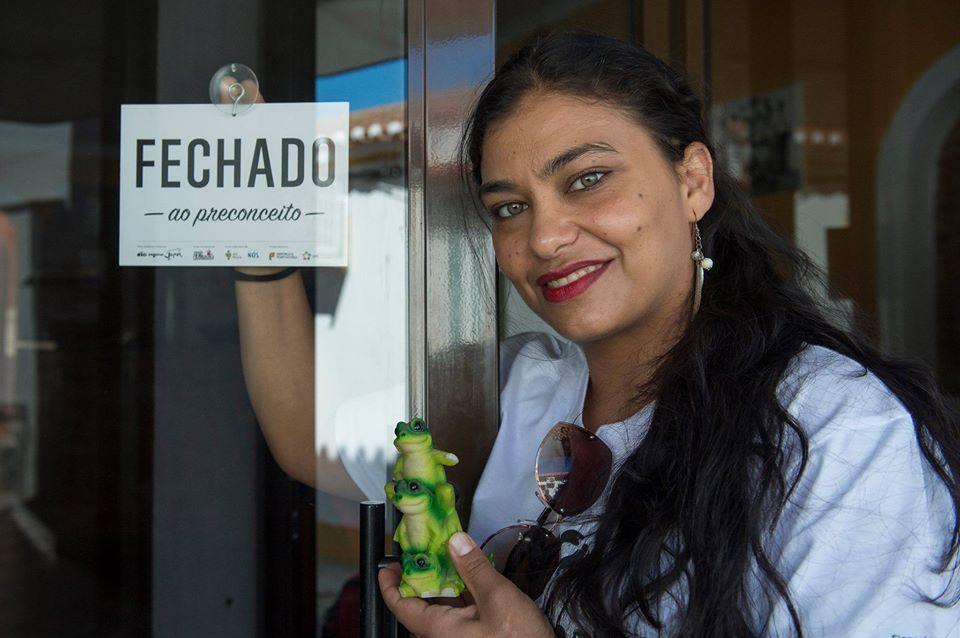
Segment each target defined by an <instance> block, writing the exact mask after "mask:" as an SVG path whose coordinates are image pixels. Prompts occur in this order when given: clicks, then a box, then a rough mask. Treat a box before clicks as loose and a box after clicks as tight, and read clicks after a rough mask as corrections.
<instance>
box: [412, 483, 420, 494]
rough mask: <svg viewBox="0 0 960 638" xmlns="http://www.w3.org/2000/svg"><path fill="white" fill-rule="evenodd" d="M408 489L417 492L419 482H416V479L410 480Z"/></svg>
mask: <svg viewBox="0 0 960 638" xmlns="http://www.w3.org/2000/svg"><path fill="white" fill-rule="evenodd" d="M410 491H411V492H419V491H420V484H419V483H417V482H416V481H410Z"/></svg>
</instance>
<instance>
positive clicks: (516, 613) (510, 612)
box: [378, 532, 554, 638]
mask: <svg viewBox="0 0 960 638" xmlns="http://www.w3.org/2000/svg"><path fill="white" fill-rule="evenodd" d="M448 547H449V549H450V558H451V559H452V560H453V564H454V566H455V567H456V568H457V572H459V574H460V578H462V579H463V582H464V583H465V584H466V585H467V588H468V589H469V590H470V593H471V594H472V595H473V599H474V603H473V604H470V605H467V606H466V607H451V606H449V605H444V604H436V603H435V604H430V603H429V602H428V601H427V600H424V599H423V598H403V597H401V596H400V590H399V589H398V585H399V584H400V565H399V564H396V563H394V564H392V565H389V566H387V567H384V568H382V569H381V570H380V573H379V576H378V579H379V581H380V592H381V593H382V594H383V600H384V602H386V604H387V607H389V608H390V611H392V612H393V615H394V616H396V617H397V620H398V621H400V622H401V623H402V624H403V626H404V627H406V628H407V629H409V630H410V632H411V633H413V634H416V635H417V636H419V637H420V638H447V637H448V636H456V638H487V636H523V637H524V638H548V637H549V638H553V636H554V633H553V629H552V628H551V627H550V623H549V622H547V618H546V616H544V615H543V612H541V611H540V608H539V607H537V604H536V603H535V602H533V601H532V600H530V598H528V597H527V596H526V594H524V593H523V592H522V591H520V590H519V589H518V588H517V586H516V585H514V584H513V583H511V582H510V581H509V580H507V579H506V578H504V577H503V576H501V575H500V573H499V572H497V570H496V569H494V567H493V565H491V564H490V561H489V560H488V559H487V557H486V556H484V555H483V553H482V552H481V551H480V548H479V547H477V545H476V543H474V542H473V539H472V538H470V537H469V536H468V535H467V534H466V533H464V532H458V533H456V534H454V535H453V536H451V537H450V543H449V545H448Z"/></svg>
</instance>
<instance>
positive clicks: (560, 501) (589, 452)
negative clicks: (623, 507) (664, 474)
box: [480, 422, 613, 600]
mask: <svg viewBox="0 0 960 638" xmlns="http://www.w3.org/2000/svg"><path fill="white" fill-rule="evenodd" d="M612 462H613V453H612V452H611V451H610V448H609V447H607V444H606V443H604V442H603V440H602V439H600V438H599V437H598V436H597V435H596V434H593V433H592V432H590V431H589V430H585V429H584V428H581V427H578V426H576V425H573V424H572V423H563V422H560V423H557V424H556V425H555V426H553V427H552V428H551V429H550V431H549V432H547V435H546V436H545V437H544V438H543V441H541V442H540V448H539V449H538V450H537V460H536V463H535V465H534V468H533V473H534V478H535V479H536V483H537V498H539V499H540V501H541V502H542V503H543V504H544V505H545V506H546V507H545V509H544V510H543V512H541V514H540V516H538V517H537V520H536V521H535V522H534V521H522V520H521V521H518V524H517V525H510V526H509V527H504V528H503V529H501V530H499V531H497V532H494V533H493V534H491V535H490V536H489V537H488V538H487V540H485V541H484V542H483V543H482V544H481V545H480V549H481V550H482V551H483V553H484V554H486V555H487V556H490V557H492V559H493V563H494V566H495V567H496V568H497V571H499V572H500V573H501V574H503V575H504V576H505V577H507V578H508V579H510V580H511V581H512V582H513V583H514V584H515V585H516V586H517V587H519V588H520V590H521V591H523V593H525V594H526V595H527V596H529V597H530V598H532V599H534V600H536V599H537V598H539V597H540V594H542V593H543V590H544V589H545V588H546V586H547V583H548V582H549V581H550V577H551V576H553V573H554V572H555V571H556V570H557V568H558V567H560V566H561V563H562V561H561V560H560V553H561V548H562V546H563V545H564V544H565V543H569V544H572V545H579V544H580V541H581V540H583V535H582V534H580V533H579V532H578V531H576V530H566V531H565V532H563V533H562V534H561V535H560V536H559V537H557V536H556V535H555V534H554V530H556V528H557V525H559V524H560V521H561V520H563V518H564V517H567V516H576V515H577V514H580V513H582V512H585V511H586V510H587V509H589V508H590V507H591V506H592V505H593V504H594V503H595V502H596V501H597V499H598V498H599V497H600V494H602V493H603V490H604V488H605V487H606V485H607V480H608V479H609V478H610V470H611V465H612ZM551 513H553V514H556V515H557V517H556V519H555V520H553V521H552V522H551V523H550V526H549V528H548V527H547V521H548V519H549V518H550V515H551ZM575 555H576V554H574V556H575ZM572 557H573V556H568V557H567V558H565V559H564V561H566V560H567V559H569V558H572Z"/></svg>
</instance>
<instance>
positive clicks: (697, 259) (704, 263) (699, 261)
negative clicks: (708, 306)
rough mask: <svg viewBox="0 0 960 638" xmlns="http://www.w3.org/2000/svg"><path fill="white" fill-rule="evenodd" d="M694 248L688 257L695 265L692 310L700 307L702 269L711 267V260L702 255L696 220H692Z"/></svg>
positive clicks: (694, 310) (695, 310)
mask: <svg viewBox="0 0 960 638" xmlns="http://www.w3.org/2000/svg"><path fill="white" fill-rule="evenodd" d="M693 233H694V239H693V242H694V249H693V252H692V253H690V259H692V260H693V261H694V263H695V264H696V265H697V272H696V282H695V285H694V290H693V312H694V313H696V312H697V310H699V309H700V294H701V291H702V290H703V271H705V270H710V269H711V268H713V260H712V259H710V258H709V257H704V256H703V244H702V243H701V242H700V228H699V227H698V226H697V222H693Z"/></svg>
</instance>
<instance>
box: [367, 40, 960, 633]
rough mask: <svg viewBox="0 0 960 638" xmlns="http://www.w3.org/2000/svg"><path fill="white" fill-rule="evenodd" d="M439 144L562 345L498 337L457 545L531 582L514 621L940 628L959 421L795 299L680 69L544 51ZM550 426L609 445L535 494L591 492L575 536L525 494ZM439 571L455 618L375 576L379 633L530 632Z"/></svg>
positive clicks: (773, 245) (487, 587)
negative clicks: (497, 367)
mask: <svg viewBox="0 0 960 638" xmlns="http://www.w3.org/2000/svg"><path fill="white" fill-rule="evenodd" d="M463 148H464V151H465V157H464V162H465V166H464V168H465V170H464V173H465V174H466V175H469V176H470V178H471V184H470V185H471V187H472V188H473V192H474V193H475V194H476V195H477V197H478V199H479V201H480V203H481V206H482V209H483V210H484V211H485V213H484V214H485V217H486V219H487V220H488V222H489V226H490V229H491V232H492V237H493V244H494V249H495V252H496V257H497V263H498V265H499V267H500V269H501V270H502V271H503V273H504V274H505V275H506V277H507V278H508V279H509V280H510V282H511V283H512V284H513V286H514V287H515V288H516V290H517V291H518V292H519V294H520V296H521V297H522V299H523V300H524V302H525V303H526V304H527V305H528V306H529V307H530V308H531V309H532V310H533V312H535V313H536V314H537V315H538V316H539V317H540V318H541V319H543V320H544V321H545V322H546V323H547V324H549V325H550V327H552V328H553V329H554V330H555V331H556V332H557V333H558V334H559V335H561V336H562V337H564V338H565V339H566V340H567V341H566V342H561V341H558V340H557V339H555V338H553V337H551V336H548V335H544V334H525V335H520V336H517V337H514V338H512V339H511V340H509V341H508V342H507V343H506V344H505V345H504V351H503V356H502V358H501V394H500V398H501V413H502V416H501V428H500V432H499V434H498V437H497V441H496V444H495V446H494V449H493V452H492V454H491V456H490V458H489V460H488V462H487V466H486V469H485V471H484V474H483V478H482V479H481V482H480V485H479V486H478V489H477V491H476V494H475V496H474V500H473V517H472V519H471V521H470V529H469V532H470V535H471V536H472V537H473V538H476V539H478V540H480V539H484V538H488V537H489V540H488V542H487V543H486V544H484V547H483V551H484V552H489V553H490V554H491V555H492V556H494V558H495V560H496V561H497V565H503V564H509V565H511V566H512V567H511V570H510V572H509V573H510V576H511V578H514V579H517V580H516V582H517V584H518V585H520V586H521V588H522V589H523V591H524V592H528V593H530V595H531V596H537V595H538V592H539V590H538V589H535V590H529V589H528V588H527V586H528V585H529V583H530V582H531V579H533V580H536V579H535V578H533V577H532V576H531V574H529V573H526V574H525V573H523V568H522V567H518V565H526V566H527V568H531V569H532V567H531V566H532V565H533V564H536V565H538V566H539V567H538V569H541V570H543V569H546V570H547V572H546V575H547V576H551V577H552V580H551V581H550V583H549V585H548V586H547V587H546V590H545V592H544V593H543V594H542V596H540V597H539V598H538V600H537V601H536V602H537V603H538V605H539V606H540V607H541V608H542V609H543V610H544V613H545V615H546V617H547V618H548V619H549V621H550V622H551V624H552V626H553V628H554V630H555V631H556V632H557V633H558V634H560V635H569V632H571V631H581V632H586V633H588V634H589V635H623V634H629V635H647V634H648V633H649V632H650V631H651V630H653V629H657V630H661V631H662V632H663V633H664V635H669V636H696V637H698V638H699V637H703V636H717V637H720V636H746V635H761V634H763V635H768V634H769V635H788V634H791V633H792V634H795V635H804V633H806V635H810V634H812V635H836V636H853V635H895V634H900V635H931V636H932V635H938V636H939V635H946V634H947V632H948V631H949V630H951V628H955V626H956V623H955V621H956V610H955V609H953V608H951V607H952V606H953V605H955V604H956V602H957V589H956V584H957V583H956V581H955V580H954V579H953V576H954V573H955V571H956V562H957V549H958V516H957V514H958V507H960V490H958V484H957V477H958V476H960V436H958V430H957V427H956V426H957V422H958V419H957V414H956V413H955V412H954V411H952V410H951V409H950V408H948V407H947V405H946V403H945V401H944V400H943V397H942V396H941V394H940V393H939V391H938V389H937V384H936V382H935V380H934V379H933V377H932V375H931V374H930V372H929V370H927V369H926V368H925V367H923V366H921V365H918V364H915V363H911V362H907V361H902V360H895V359H893V358H891V357H889V356H887V355H885V354H883V353H881V352H879V351H878V350H876V349H875V348H874V347H873V346H872V345H870V344H869V343H868V342H867V341H866V339H865V338H864V337H862V336H861V335H859V334H857V333H855V332H853V331H850V330H848V329H846V328H844V327H842V324H841V323H840V322H839V321H836V320H835V318H834V317H833V316H832V315H831V313H830V312H829V311H828V310H827V309H826V308H824V307H822V305H821V304H820V303H819V302H818V300H817V299H815V298H814V297H812V296H811V295H810V294H809V293H808V292H807V291H808V290H809V289H810V285H811V282H816V281H817V280H818V278H821V277H822V273H821V272H820V271H819V270H818V269H817V268H816V267H815V266H814V264H813V263H812V262H811V260H810V259H809V258H808V257H807V256H806V255H805V254H804V253H802V252H801V251H799V250H798V249H797V248H796V247H794V246H793V245H792V244H791V243H790V242H788V241H787V240H785V239H784V238H782V237H781V236H780V235H778V234H777V233H776V232H774V231H773V230H772V229H771V228H770V227H769V226H768V225H767V224H766V223H765V222H764V221H763V219H762V218H761V217H760V216H759V215H758V214H757V213H756V212H755V211H754V210H753V208H752V205H751V203H750V200H749V199H748V197H747V196H746V194H745V193H744V192H743V191H742V190H741V188H740V187H739V186H738V185H737V184H736V182H735V181H734V180H733V179H732V178H731V177H730V176H729V174H728V173H727V171H726V170H725V168H724V167H723V166H722V165H721V164H720V162H719V161H718V158H717V155H716V153H715V151H714V149H713V146H712V144H711V142H710V140H709V138H708V137H707V135H706V132H705V127H704V124H703V119H702V114H701V102H700V100H699V99H698V98H697V97H696V96H695V95H694V94H693V92H692V90H691V88H690V86H689V84H688V82H687V81H686V79H685V78H684V77H683V76H682V75H681V74H680V73H678V72H676V71H675V70H673V69H671V68H670V67H669V66H667V65H666V64H665V63H664V62H663V61H661V60H660V59H658V58H656V57H655V56H653V55H652V54H650V53H649V52H648V51H645V50H643V49H641V48H638V47H635V46H633V45H629V44H627V43H624V42H621V41H618V40H614V39H611V38H606V37H602V36H598V35H594V34H589V33H581V32H557V33H553V34H551V35H547V36H543V37H541V38H539V39H537V40H535V41H533V42H532V43H530V44H528V45H527V46H526V47H524V48H522V49H521V50H520V51H519V52H517V53H516V54H515V55H514V57H512V58H511V59H510V60H508V61H507V62H506V63H505V64H504V65H503V66H502V67H501V68H500V69H499V70H498V72H497V74H496V75H495V77H494V79H493V80H492V81H491V82H490V83H489V84H488V85H487V87H486V88H485V90H484V91H483V93H482V95H481V96H480V98H479V100H478V102H477V105H476V108H475V110H474V112H473V115H472V118H471V119H470V122H469V126H468V129H467V131H466V134H465V139H464V144H463ZM708 255H709V257H708ZM714 262H715V265H714ZM707 270H709V273H710V274H709V276H708V277H705V271H707ZM545 363H546V364H547V365H544V364H545ZM557 421H567V422H570V423H572V424H573V425H574V426H576V427H580V428H583V429H585V430H586V431H587V432H586V434H585V436H586V438H585V439H584V440H585V441H594V440H596V439H597V438H599V439H602V440H603V441H604V442H605V443H606V444H607V446H608V447H609V448H610V449H611V451H612V456H613V463H612V469H611V470H610V472H609V474H606V473H604V470H603V469H602V468H600V467H599V466H597V467H583V466H582V465H583V458H584V457H580V460H579V461H578V460H577V455H576V454H575V453H574V452H573V451H571V450H567V451H566V452H564V455H565V459H566V461H567V464H566V465H565V466H564V467H565V470H564V472H565V474H564V475H563V476H565V478H561V479H558V478H557V477H556V476H553V475H551V476H550V477H549V478H550V481H551V485H553V486H554V487H552V488H551V490H552V491H551V494H555V491H554V490H556V481H557V480H561V483H560V485H561V486H564V485H565V486H566V487H561V488H560V492H563V490H564V489H567V490H568V491H572V492H576V491H577V490H578V489H581V488H582V487H583V485H582V484H581V481H583V480H590V481H597V480H600V481H606V483H605V485H606V489H605V490H604V491H603V493H602V495H601V497H600V498H599V499H598V500H597V501H596V503H594V505H593V506H592V507H590V508H589V509H587V510H586V511H585V512H583V514H582V515H580V516H577V517H571V516H569V514H571V513H572V512H565V511H564V507H562V506H557V504H556V500H555V499H553V497H552V496H551V497H550V498H548V497H547V496H544V492H543V491H542V488H543V486H542V484H541V483H539V482H535V480H534V479H535V477H537V481H539V480H540V473H541V472H543V471H544V467H545V466H544V465H543V464H542V463H541V461H542V459H541V457H540V455H539V454H538V446H540V448H541V449H542V446H543V445H544V444H543V443H541V441H545V440H547V439H548V438H549V437H548V436H547V435H548V433H549V432H550V431H551V428H552V427H553V426H554V424H555V423H556V422H557ZM569 445H572V443H570V442H569V441H568V442H567V446H568V447H569ZM564 449H566V448H564ZM588 464H589V462H588ZM605 467H606V466H605ZM584 477H587V478H584ZM563 481H566V483H563ZM537 494H539V495H540V496H539V497H538V496H535V495H537ZM507 495H510V496H511V497H510V498H505V496H507ZM541 501H542V502H541ZM542 503H547V510H543V508H542ZM553 509H556V511H555V512H553V514H554V520H553V521H552V522H551V521H550V515H551V512H552V510H553ZM540 511H543V514H541V515H540V516H539V517H538V516H537V513H538V512H540ZM565 514H567V515H568V516H566V517H565V516H564V515H565ZM518 519H519V520H521V521H534V520H536V523H532V522H529V523H522V524H520V525H517V520H518ZM546 527H549V528H551V529H550V530H548V529H546ZM501 528H504V529H502V530H501ZM498 530H501V531H498ZM517 530H525V531H520V532H518V531H517ZM573 532H576V533H575V534H573ZM571 534H572V535H571ZM504 539H506V540H504ZM550 539H553V540H550ZM453 540H454V541H457V539H453ZM524 541H525V542H524ZM571 545H576V546H577V547H576V551H574V547H572V546H571ZM451 547H452V549H454V551H453V554H454V555H455V556H458V555H459V552H458V551H456V548H453V546H451ZM534 550H536V551H534ZM531 552H533V553H531ZM463 553H464V558H462V559H458V562H457V566H458V568H459V569H460V570H461V575H463V577H464V581H465V582H466V583H467V585H468V587H469V588H470V590H471V591H475V590H477V591H478V592H479V595H478V596H476V601H475V602H476V605H471V606H470V607H467V608H466V609H465V610H456V611H452V610H449V608H448V611H449V612H450V613H446V614H445V613H444V611H443V610H442V609H440V610H438V609H437V607H438V606H437V605H431V606H426V605H421V604H420V602H422V601H419V602H412V601H399V599H398V598H397V596H395V577H394V575H390V574H386V575H382V577H381V586H382V588H383V589H384V593H385V598H386V600H387V602H388V604H390V605H391V608H392V609H393V610H394V612H395V613H397V615H398V618H400V620H401V621H402V622H404V624H407V626H408V627H410V628H411V629H412V630H414V631H416V633H418V634H421V635H425V636H433V635H451V634H453V633H454V632H456V633H457V635H461V636H471V635H480V634H481V633H482V632H483V631H488V632H489V631H493V630H495V631H502V632H505V633H512V634H522V635H541V634H543V633H544V632H543V625H542V617H541V616H538V615H537V614H536V613H535V612H534V611H532V606H531V601H530V599H529V598H524V596H523V595H520V592H519V590H517V588H516V587H513V585H512V584H511V583H509V582H508V581H506V579H504V578H503V577H497V576H496V575H492V574H491V573H489V572H490V569H491V568H490V565H489V563H488V562H487V561H486V560H485V559H484V554H483V553H481V552H477V551H476V549H475V548H473V549H471V548H470V547H468V546H464V547H463ZM521 554H522V556H523V558H518V556H520V555H521ZM533 556H536V557H539V558H537V560H536V561H534V562H533V563H531V557H533ZM464 570H466V573H465V572H464ZM494 600H496V601H497V602H496V603H494V602H493V601H494ZM441 607H442V606H441ZM658 635H659V634H658Z"/></svg>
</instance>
